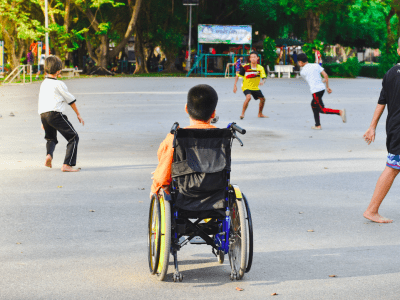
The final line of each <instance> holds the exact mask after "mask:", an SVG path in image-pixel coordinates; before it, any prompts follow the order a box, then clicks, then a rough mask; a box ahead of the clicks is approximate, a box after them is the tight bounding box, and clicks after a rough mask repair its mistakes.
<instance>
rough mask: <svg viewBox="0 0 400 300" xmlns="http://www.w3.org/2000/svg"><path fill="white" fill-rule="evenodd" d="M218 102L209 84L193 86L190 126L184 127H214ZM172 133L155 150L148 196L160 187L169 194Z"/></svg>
mask: <svg viewBox="0 0 400 300" xmlns="http://www.w3.org/2000/svg"><path fill="white" fill-rule="evenodd" d="M217 103H218V95H217V92H216V91H215V90H214V89H213V88H212V87H211V86H209V85H206V84H200V85H197V86H195V87H193V88H192V89H191V90H190V91H189V94H188V99H187V104H186V107H185V110H186V113H188V114H189V119H190V126H188V127H186V128H196V129H209V128H216V127H215V126H213V125H211V120H212V119H213V118H214V117H215V109H216V107H217ZM173 140H174V135H173V134H171V133H169V134H168V135H167V137H166V138H165V139H164V141H163V142H162V143H161V145H160V147H159V148H158V151H157V156H158V161H159V163H158V166H157V169H156V170H155V171H154V173H153V178H152V179H153V185H152V186H151V193H150V198H151V197H152V196H153V194H157V193H158V192H159V190H160V189H161V188H162V189H164V191H165V192H166V193H167V194H169V193H170V191H169V186H170V184H171V182H172V178H171V168H172V162H173V155H174V148H173Z"/></svg>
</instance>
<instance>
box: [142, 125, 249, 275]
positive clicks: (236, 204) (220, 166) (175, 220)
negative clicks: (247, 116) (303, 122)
mask: <svg viewBox="0 0 400 300" xmlns="http://www.w3.org/2000/svg"><path fill="white" fill-rule="evenodd" d="M237 132H239V133H241V134H245V133H246V130H244V129H242V128H240V127H239V126H238V125H236V124H235V123H230V124H229V125H228V127H227V128H224V129H219V128H215V129H214V128H213V129H181V128H179V123H177V122H176V123H175V124H174V125H173V127H172V129H171V133H172V134H173V135H174V141H173V147H174V160H173V164H172V183H171V185H170V194H167V193H166V192H165V191H164V190H163V189H160V192H159V193H158V194H153V195H152V198H151V202H150V211H149V221H148V260H149V268H150V273H151V274H152V275H156V277H157V279H158V280H160V281H163V280H165V278H166V275H167V271H168V265H169V259H170V254H172V256H173V258H174V266H175V272H174V274H173V281H174V282H178V281H182V280H183V275H182V273H180V272H179V267H178V254H177V252H178V251H179V250H180V249H181V248H182V247H183V246H185V245H187V244H189V243H191V244H207V245H209V246H211V248H212V252H213V254H214V255H215V256H216V258H217V259H218V262H219V263H220V264H222V263H223V262H224V257H225V254H228V257H229V263H230V267H231V273H230V280H240V279H242V278H243V276H244V274H245V273H247V272H249V271H250V269H251V265H252V261H253V224H252V219H251V213H250V207H249V203H248V201H247V199H246V196H245V195H244V194H243V193H242V192H241V190H240V188H239V187H238V186H237V185H233V184H231V183H230V171H231V147H232V143H233V140H234V139H237V140H238V141H239V143H240V145H241V146H243V143H242V141H241V140H240V139H239V138H238V136H237V134H236V133H237Z"/></svg>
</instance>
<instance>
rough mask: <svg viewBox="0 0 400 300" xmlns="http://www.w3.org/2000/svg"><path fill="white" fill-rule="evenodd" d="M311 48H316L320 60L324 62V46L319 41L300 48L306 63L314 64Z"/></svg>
mask: <svg viewBox="0 0 400 300" xmlns="http://www.w3.org/2000/svg"><path fill="white" fill-rule="evenodd" d="M313 48H316V49H317V50H318V51H319V52H320V53H321V56H322V60H324V55H325V53H324V44H323V43H322V42H321V41H319V40H314V42H312V43H306V44H304V45H303V47H302V49H303V51H304V53H305V54H306V55H307V58H308V62H310V63H313V62H315V54H314V52H313V51H312V49H313Z"/></svg>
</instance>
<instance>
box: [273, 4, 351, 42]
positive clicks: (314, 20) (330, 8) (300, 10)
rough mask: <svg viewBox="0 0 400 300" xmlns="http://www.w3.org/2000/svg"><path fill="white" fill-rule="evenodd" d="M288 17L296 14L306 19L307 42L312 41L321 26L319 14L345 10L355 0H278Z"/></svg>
mask: <svg viewBox="0 0 400 300" xmlns="http://www.w3.org/2000/svg"><path fill="white" fill-rule="evenodd" d="M279 1H280V4H281V5H282V6H283V7H284V8H285V10H286V14H287V15H289V16H290V17H291V16H293V15H295V16H296V15H298V16H300V18H302V19H305V20H306V24H307V42H308V43H311V42H313V41H314V40H315V39H316V38H317V36H318V32H319V30H320V27H321V16H322V15H328V14H336V13H338V12H340V11H343V10H346V8H347V7H348V6H349V5H352V4H353V3H354V2H355V0H279Z"/></svg>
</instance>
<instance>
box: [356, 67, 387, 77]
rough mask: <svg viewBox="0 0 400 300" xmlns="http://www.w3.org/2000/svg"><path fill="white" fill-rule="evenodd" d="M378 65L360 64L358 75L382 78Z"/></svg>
mask: <svg viewBox="0 0 400 300" xmlns="http://www.w3.org/2000/svg"><path fill="white" fill-rule="evenodd" d="M378 70H379V65H367V64H362V65H361V69H360V76H363V77H370V78H382V77H379V73H378Z"/></svg>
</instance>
